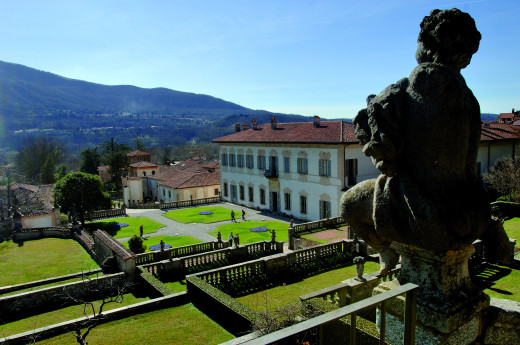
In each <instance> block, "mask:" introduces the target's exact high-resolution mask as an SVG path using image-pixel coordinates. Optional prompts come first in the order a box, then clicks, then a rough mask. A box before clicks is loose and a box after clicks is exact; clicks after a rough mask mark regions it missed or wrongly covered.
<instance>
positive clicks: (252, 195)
mask: <svg viewBox="0 0 520 345" xmlns="http://www.w3.org/2000/svg"><path fill="white" fill-rule="evenodd" d="M248 189H249V202H253V201H254V200H255V198H254V194H253V187H249V188H248Z"/></svg>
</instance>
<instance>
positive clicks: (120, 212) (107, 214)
mask: <svg viewBox="0 0 520 345" xmlns="http://www.w3.org/2000/svg"><path fill="white" fill-rule="evenodd" d="M124 216H126V210H125V209H124V208H116V209H111V210H101V211H94V212H88V213H85V221H91V220H96V219H104V218H116V217H124Z"/></svg>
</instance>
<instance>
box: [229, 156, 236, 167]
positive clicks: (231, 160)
mask: <svg viewBox="0 0 520 345" xmlns="http://www.w3.org/2000/svg"><path fill="white" fill-rule="evenodd" d="M235 157H236V156H235V154H233V153H230V154H229V166H230V167H234V166H235V165H236V161H235V159H236V158H235Z"/></svg>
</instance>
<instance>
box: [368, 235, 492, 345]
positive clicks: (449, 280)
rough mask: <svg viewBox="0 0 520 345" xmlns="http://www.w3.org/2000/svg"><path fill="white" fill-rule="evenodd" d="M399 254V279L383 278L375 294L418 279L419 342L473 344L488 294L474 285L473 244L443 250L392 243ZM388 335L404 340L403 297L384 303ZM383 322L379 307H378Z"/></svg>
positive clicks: (391, 340)
mask: <svg viewBox="0 0 520 345" xmlns="http://www.w3.org/2000/svg"><path fill="white" fill-rule="evenodd" d="M392 247H393V248H394V249H395V251H396V252H397V253H399V254H400V255H401V272H400V273H399V278H398V280H392V281H389V282H383V283H381V284H380V285H379V286H378V287H377V288H376V289H374V294H378V293H382V292H385V291H388V290H390V289H392V288H395V287H396V286H398V285H401V284H406V283H414V284H417V285H419V286H420V288H419V291H418V294H417V328H416V341H417V344H461V345H462V344H472V343H473V342H474V341H475V339H476V338H477V337H478V336H479V335H480V334H481V332H482V310H483V309H485V308H487V307H488V306H489V297H488V296H487V295H486V294H484V293H483V292H482V291H481V290H480V289H479V288H477V287H476V286H474V285H473V283H472V282H471V279H470V275H469V270H468V259H469V257H470V256H471V254H472V253H473V246H468V247H466V248H463V249H460V250H450V251H447V252H443V253H432V252H428V251H425V250H418V249H417V248H412V247H411V246H407V245H402V244H393V245H392ZM385 308H386V312H387V315H386V340H387V341H388V342H389V343H391V344H399V343H402V342H403V338H402V337H403V334H404V333H403V327H404V324H403V320H404V298H401V299H399V298H396V299H395V300H393V301H390V302H388V303H387V304H386V306H385ZM377 321H378V327H380V310H378V318H377Z"/></svg>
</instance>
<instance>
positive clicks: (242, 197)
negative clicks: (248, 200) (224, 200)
mask: <svg viewBox="0 0 520 345" xmlns="http://www.w3.org/2000/svg"><path fill="white" fill-rule="evenodd" d="M239 192H240V200H244V199H245V196H244V194H245V193H244V186H240V187H239Z"/></svg>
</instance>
